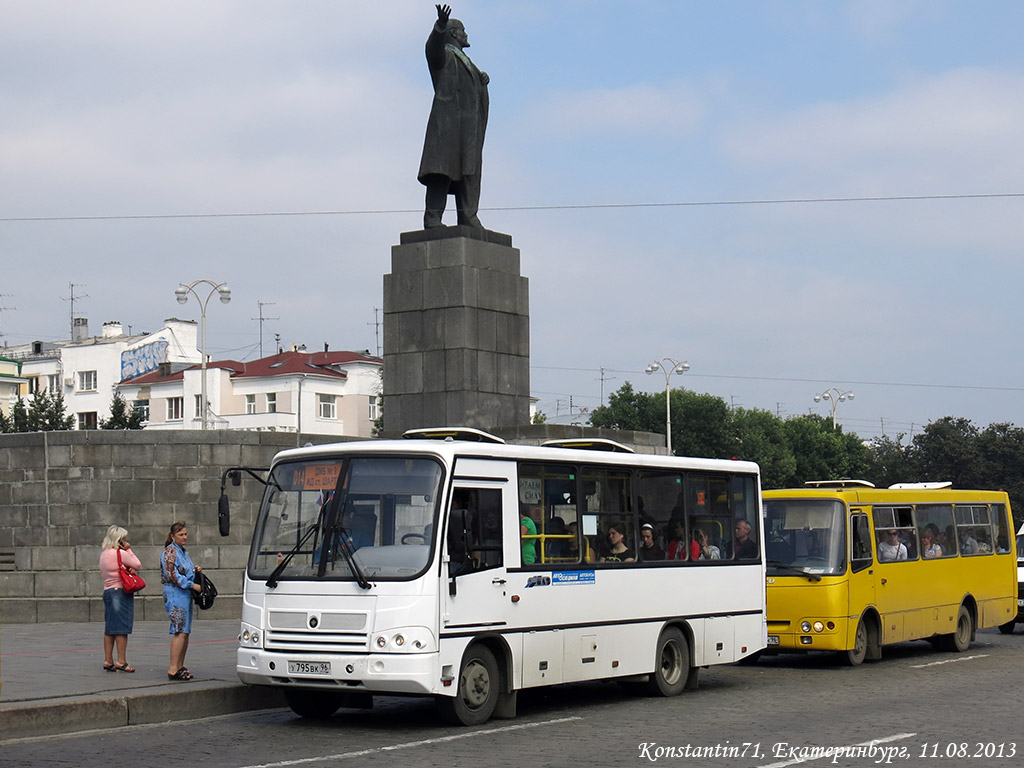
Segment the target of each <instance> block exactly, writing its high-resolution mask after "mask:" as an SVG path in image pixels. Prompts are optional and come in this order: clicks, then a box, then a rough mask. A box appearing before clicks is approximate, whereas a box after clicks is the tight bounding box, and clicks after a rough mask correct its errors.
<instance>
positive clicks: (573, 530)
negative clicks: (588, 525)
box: [565, 520, 594, 563]
mask: <svg viewBox="0 0 1024 768" xmlns="http://www.w3.org/2000/svg"><path fill="white" fill-rule="evenodd" d="M565 532H566V533H568V534H569V535H570V536H572V538H571V539H568V540H567V543H568V546H567V547H566V551H565V556H566V557H571V558H572V559H573V560H576V561H577V562H583V563H592V562H594V553H593V551H591V549H590V541H589V540H588V539H587V537H586V536H584V537H583V538H582V539H580V537H579V535H578V533H579V526H578V525H577V524H576V521H575V520H573V521H572V522H571V523H568V524H567V525H566V526H565ZM581 541H582V546H583V557H580V542H581Z"/></svg>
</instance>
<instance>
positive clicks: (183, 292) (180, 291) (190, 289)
mask: <svg viewBox="0 0 1024 768" xmlns="http://www.w3.org/2000/svg"><path fill="white" fill-rule="evenodd" d="M197 285H208V286H210V292H209V293H208V294H206V298H205V299H204V298H203V297H202V296H200V295H199V294H198V293H196V290H195V288H196V286H197ZM190 293H191V294H192V295H193V296H195V297H196V301H198V302H199V308H200V322H199V329H200V331H199V332H200V334H201V337H202V341H201V347H200V353H201V354H202V356H203V364H202V368H203V374H202V375H203V378H202V382H201V384H200V393H201V394H200V396H199V400H200V402H199V406H200V408H201V409H202V425H203V429H206V428H207V427H206V422H207V408H208V403H207V398H206V305H207V304H208V303H209V302H210V299H211V298H213V294H215V293H216V294H219V295H220V301H221V304H227V303H228V302H229V301H231V289H230V288H228V284H227V283H215V282H213V280H193V281H192V282H191V283H189V284H188V285H185V284H184V283H179V284H178V287H177V288H176V289H175V291H174V295H175V297H176V298H177V299H178V303H179V304H184V303H185V302H187V301H188V295H189V294H190Z"/></svg>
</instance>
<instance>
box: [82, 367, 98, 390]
mask: <svg viewBox="0 0 1024 768" xmlns="http://www.w3.org/2000/svg"><path fill="white" fill-rule="evenodd" d="M78 391H79V392H95V391H96V371H79V372H78Z"/></svg>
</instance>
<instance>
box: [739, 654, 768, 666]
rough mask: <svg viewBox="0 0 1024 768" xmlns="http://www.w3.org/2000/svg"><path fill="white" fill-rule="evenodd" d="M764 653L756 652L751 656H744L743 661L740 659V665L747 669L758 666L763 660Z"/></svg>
mask: <svg viewBox="0 0 1024 768" xmlns="http://www.w3.org/2000/svg"><path fill="white" fill-rule="evenodd" d="M762 653H763V652H762V651H754V652H753V653H752V654H750V655H749V656H744V657H743V658H742V659H740V662H739V663H740V664H742V665H743V666H745V667H750V666H753V665H754V664H757V662H759V661H760V660H761V655H762Z"/></svg>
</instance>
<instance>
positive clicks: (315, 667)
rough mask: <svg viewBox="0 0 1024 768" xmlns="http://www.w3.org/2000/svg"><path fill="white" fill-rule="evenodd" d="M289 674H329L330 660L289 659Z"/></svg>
mask: <svg viewBox="0 0 1024 768" xmlns="http://www.w3.org/2000/svg"><path fill="white" fill-rule="evenodd" d="M288 674H289V675H329V674H331V662H329V661H289V662H288Z"/></svg>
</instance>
